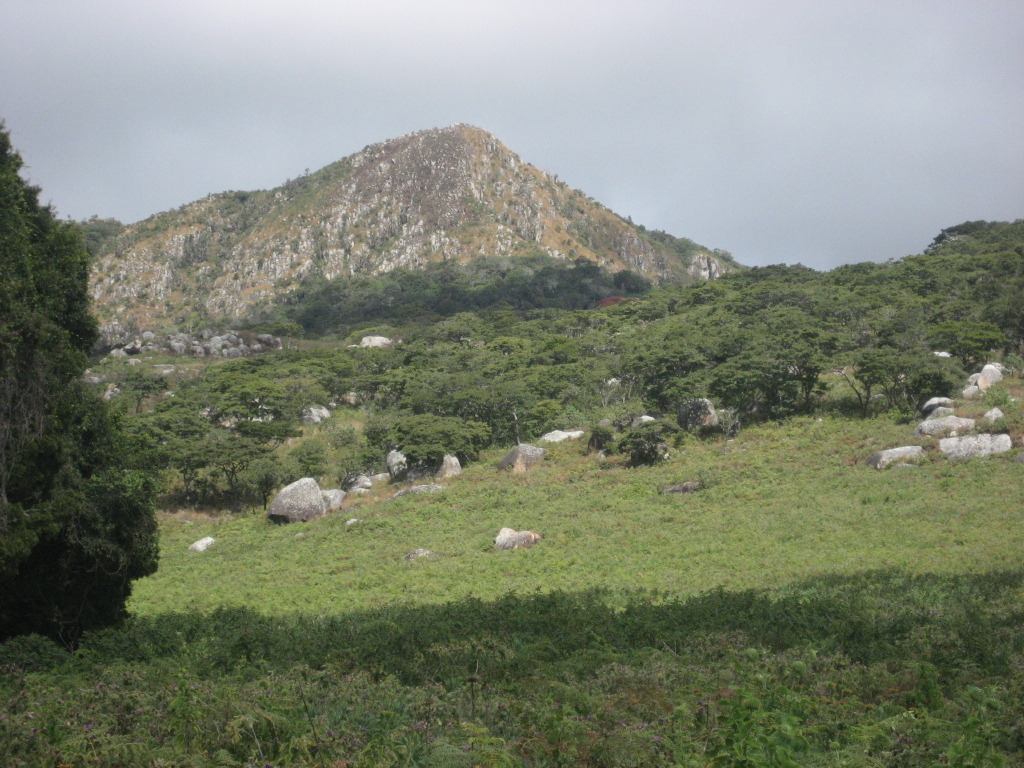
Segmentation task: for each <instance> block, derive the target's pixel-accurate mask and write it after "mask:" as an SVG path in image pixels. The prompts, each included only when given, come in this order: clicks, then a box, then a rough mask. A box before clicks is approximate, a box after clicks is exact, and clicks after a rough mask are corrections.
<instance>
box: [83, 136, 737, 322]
mask: <svg viewBox="0 0 1024 768" xmlns="http://www.w3.org/2000/svg"><path fill="white" fill-rule="evenodd" d="M536 253H546V254H548V255H550V256H552V257H554V258H565V259H577V258H585V259H589V260H590V261H593V262H596V263H598V264H600V265H601V266H604V267H607V268H609V269H613V270H621V269H629V270H632V271H634V272H639V273H641V274H643V275H645V276H647V277H650V278H653V279H656V280H671V281H680V282H686V281H690V280H694V279H714V278H715V277H718V276H719V275H720V274H723V273H725V272H728V271H731V270H733V269H735V268H736V266H737V265H736V264H735V262H733V261H732V259H731V257H730V256H729V254H727V253H725V252H724V251H712V250H709V249H707V248H704V247H702V246H699V245H698V244H696V243H694V242H692V241H690V240H687V239H685V238H675V237H672V236H670V235H666V234H664V233H661V232H647V231H646V230H644V228H643V227H636V226H634V225H633V224H632V222H631V221H627V220H625V219H623V218H622V217H620V216H618V215H616V214H614V213H612V212H611V211H609V210H608V209H607V208H605V207H604V206H602V205H601V204H600V203H597V202H595V201H594V200H593V199H591V198H590V197H588V196H587V195H585V194H584V193H582V192H580V191H578V190H572V189H569V187H568V186H567V185H566V184H564V183H563V182H560V181H558V179H557V177H554V176H551V175H549V174H547V173H545V172H544V171H541V170H540V169H538V168H536V167H534V166H532V165H530V164H528V163H524V162H523V161H522V160H521V159H520V158H519V157H518V155H516V154H515V153H514V152H512V151H511V150H509V149H508V148H507V147H505V146H504V145H503V144H502V143H501V142H500V141H498V140H497V139H496V138H495V137H494V136H492V135H491V134H489V133H487V132H486V131H484V130H481V129H480V128H475V127H473V126H469V125H454V126H450V127H448V128H440V129H433V130H426V131H418V132H416V133H410V134H407V135H405V136H401V137H399V138H396V139H392V140H390V141H385V142H382V143H380V144H373V145H371V146H368V147H366V148H365V149H363V150H362V151H361V152H357V153H356V154H354V155H351V156H350V157H347V158H345V159H343V160H340V161H338V162H336V163H332V164H331V165H328V166H327V167H325V168H322V169H321V170H319V171H316V172H315V173H312V174H307V175H305V176H302V177H300V178H298V179H294V180H292V181H288V182H287V183H285V184H284V185H282V186H280V187H278V188H276V189H271V190H264V191H257V192H224V193H220V194H214V195H210V196H208V197H206V198H204V199H202V200H198V201H196V202H194V203H189V204H187V205H184V206H182V207H181V208H179V209H177V210H175V211H168V212H164V213H159V214H156V215H155V216H151V217H150V218H148V219H145V220H144V221H141V222H139V223H137V224H134V225H131V226H129V227H127V228H126V229H125V230H124V231H123V232H122V233H121V234H120V235H118V236H117V237H115V238H113V239H111V240H110V241H108V242H107V243H106V244H105V246H104V248H103V250H102V252H101V253H100V254H99V258H98V259H97V260H96V263H95V265H94V268H93V273H92V278H91V291H92V296H93V299H94V301H95V307H96V311H97V312H98V314H99V315H100V320H101V326H102V332H103V336H104V338H105V339H106V340H107V341H111V342H113V341H117V340H119V339H124V338H126V337H128V336H130V335H132V334H135V333H137V332H139V331H141V330H143V329H147V328H150V329H158V328H169V327H171V326H175V325H180V324H182V323H187V322H188V321H189V320H190V319H191V320H197V321H201V320H202V319H205V318H219V319H223V320H225V321H231V320H240V321H241V320H245V319H247V318H251V317H253V316H255V315H256V314H258V312H259V311H260V308H261V307H266V306H269V305H273V304H275V303H277V302H278V301H280V300H281V299H282V298H284V297H285V296H287V295H288V294H290V293H291V292H293V291H295V290H296V289H298V288H299V287H301V286H302V285H304V284H306V283H308V282H309V281H310V280H312V279H323V280H334V279H343V278H348V277H352V276H354V275H360V274H379V273H383V272H389V271H391V270H394V269H396V268H410V269H415V268H420V267H423V266H424V265H426V264H428V263H430V262H436V261H445V260H454V261H457V262H466V261H469V260H471V259H474V258H477V257H480V256H499V257H501V256H504V257H515V256H521V255H529V254H536Z"/></svg>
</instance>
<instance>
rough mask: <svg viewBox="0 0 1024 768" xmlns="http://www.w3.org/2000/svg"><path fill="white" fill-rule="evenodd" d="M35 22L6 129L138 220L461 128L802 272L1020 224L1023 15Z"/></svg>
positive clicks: (702, 237) (204, 10)
mask: <svg viewBox="0 0 1024 768" xmlns="http://www.w3.org/2000/svg"><path fill="white" fill-rule="evenodd" d="M151 5H153V4H138V3H127V2H88V1H86V2H63V3H47V2H38V0H37V2H33V3H29V2H24V1H23V0H13V2H10V3H9V4H8V6H9V7H8V10H7V11H5V15H6V16H7V21H6V23H5V25H4V26H3V29H2V30H0V70H2V71H3V72H4V73H5V76H4V78H3V79H2V80H0V116H3V117H4V118H6V120H7V122H8V127H9V128H10V129H11V130H12V132H13V138H14V141H15V145H16V146H18V147H19V148H20V149H21V150H22V152H23V154H24V155H25V157H26V160H27V161H28V163H29V164H30V166H31V167H30V174H31V176H32V177H33V179H34V180H35V181H36V182H37V183H40V184H41V185H42V186H43V188H44V192H45V194H46V195H48V196H50V198H52V200H53V201H54V203H55V204H56V206H57V208H58V209H59V211H60V212H62V213H65V214H68V215H71V216H74V217H82V216H86V215H89V214H92V213H98V214H100V215H114V216H117V217H119V218H122V219H124V220H135V219H138V218H142V217H144V216H146V215H149V214H151V213H154V212H156V211H158V210H163V209H167V208H171V207H176V206H178V205H180V204H182V203H185V202H188V201H190V200H192V199H195V198H198V197H201V196H203V195H205V194H208V193H210V192H216V191H221V190H224V189H232V188H233V189H247V188H265V187H270V186H275V185H277V184H279V183H281V182H282V181H284V179H286V178H288V177H293V176H295V175H297V174H299V173H301V172H302V171H303V170H304V169H305V168H311V169H312V168H317V167H320V166H322V165H324V164H326V163H329V162H332V161H334V160H336V159H338V158H340V157H342V156H344V155H346V154H349V153H351V152H354V151H357V150H358V149H360V148H361V147H363V146H365V145H366V144H369V143H372V142H375V141H380V140H383V139H386V138H390V137H393V136H396V135H399V134H402V133H405V132H408V131H412V130H417V129H421V128H428V127H433V126H439V125H448V124H451V123H455V122H469V123H473V124H476V125H480V126H481V127H483V128H486V129H488V130H490V131H492V132H493V133H495V134H496V135H497V136H498V137H499V138H500V139H502V140H503V141H504V142H505V143H506V144H507V145H508V146H510V147H511V148H512V149H513V150H515V151H517V152H519V153H520V155H521V156H522V157H523V158H524V159H525V160H527V161H530V162H533V163H535V164H537V165H539V166H541V167H543V168H544V169H545V170H548V171H550V172H553V173H558V174H559V175H560V176H561V177H562V178H563V179H564V180H566V181H567V182H568V183H570V184H571V185H572V186H574V187H578V188H581V189H583V190H584V191H586V192H587V193H588V194H591V195H593V196H594V197H595V198H596V199H598V200H601V201H602V202H604V203H605V204H607V205H609V207H611V208H612V209H613V210H616V211H618V212H620V213H622V214H623V215H627V214H628V215H632V217H633V218H634V220H636V221H640V222H644V223H645V224H647V225H648V226H651V227H656V228H661V229H665V230H667V231H670V232H672V233H674V234H678V235H683V236H687V237H691V238H693V239H695V240H698V241H700V242H703V243H705V244H707V245H709V246H711V247H723V248H726V249H728V250H731V251H733V252H734V253H735V254H736V256H737V257H738V258H739V259H740V260H741V261H745V262H747V263H770V262H778V261H790V262H793V261H802V262H804V263H805V264H810V265H812V266H816V267H827V266H830V265H833V264H836V263H840V262H846V261H855V260H861V259H884V258H891V257H898V256H901V255H904V254H906V253H910V252H916V251H920V250H921V249H922V248H923V247H924V246H925V245H926V244H927V243H928V242H929V241H930V239H931V237H933V236H934V235H935V234H936V233H937V232H938V231H939V229H942V228H943V227H946V226H951V225H953V224H956V223H959V222H961V221H964V220H968V219H976V218H987V219H1007V218H1009V219H1012V218H1018V217H1020V216H1022V215H1024V213H1022V211H1021V201H1022V200H1024V153H1021V152H1020V147H1019V145H1020V137H1021V136H1022V135H1024V92H1022V91H1024V75H1022V73H1024V66H1022V65H1024V52H1022V50H1021V46H1020V45H1019V44H1018V42H1017V36H1018V35H1019V32H1020V30H1021V29H1022V27H1024V25H1022V22H1024V7H1022V6H1020V4H1019V3H1009V2H1006V3H1003V2H988V3H985V4H972V5H964V4H960V3H943V2H938V3H935V2H932V3H913V2H907V3H900V4H895V5H893V4H881V3H878V4H870V3H869V4H865V3H863V2H858V3H852V2H838V3H831V4H827V5H826V4H821V3H811V2H783V3H754V2H736V1H732V2H730V1H725V2H717V3H696V2H681V3H680V2H671V3H669V2H635V3H623V2H589V3H583V2H557V1H556V2H454V1H452V2H383V3H365V2H358V3H356V2H337V0H335V2H329V3H328V2H298V3H280V2H246V3H242V2H218V1H217V0H213V1H210V2H195V1H194V0H184V2H176V3H166V4H159V5H158V6H157V7H150V6H151Z"/></svg>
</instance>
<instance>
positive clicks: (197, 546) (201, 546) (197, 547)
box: [188, 536, 214, 552]
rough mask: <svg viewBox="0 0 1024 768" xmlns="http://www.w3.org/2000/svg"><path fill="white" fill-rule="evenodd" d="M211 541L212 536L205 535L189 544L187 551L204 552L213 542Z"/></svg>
mask: <svg viewBox="0 0 1024 768" xmlns="http://www.w3.org/2000/svg"><path fill="white" fill-rule="evenodd" d="M213 542H214V539H213V537H212V536H206V537H205V538H202V539H200V540H199V541H197V542H195V543H194V544H193V545H192V546H190V547H189V548H188V551H189V552H205V551H206V550H207V549H209V548H210V545H211V544H213Z"/></svg>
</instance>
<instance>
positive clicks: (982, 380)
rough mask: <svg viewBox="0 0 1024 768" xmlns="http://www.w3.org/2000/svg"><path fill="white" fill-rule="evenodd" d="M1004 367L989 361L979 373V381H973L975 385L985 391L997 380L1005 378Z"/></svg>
mask: <svg viewBox="0 0 1024 768" xmlns="http://www.w3.org/2000/svg"><path fill="white" fill-rule="evenodd" d="M1002 368H1003V367H1002V366H1001V365H996V364H995V363H989V364H988V365H986V366H985V367H984V368H982V369H981V373H980V374H978V379H977V381H975V382H973V383H974V385H975V386H976V387H977V388H978V389H980V390H981V391H982V392H984V391H985V390H987V389H988V388H989V387H991V386H992V385H993V384H995V383H996V382H997V381H1002V380H1003V371H1002Z"/></svg>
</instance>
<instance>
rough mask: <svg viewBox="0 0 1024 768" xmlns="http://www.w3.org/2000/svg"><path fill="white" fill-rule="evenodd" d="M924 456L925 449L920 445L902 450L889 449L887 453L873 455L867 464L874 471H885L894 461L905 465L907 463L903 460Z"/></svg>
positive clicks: (905, 447)
mask: <svg viewBox="0 0 1024 768" xmlns="http://www.w3.org/2000/svg"><path fill="white" fill-rule="evenodd" d="M923 455H924V448H922V447H921V446H920V445H904V446H902V447H901V448H889V449H888V450H885V451H878V452H877V453H873V454H871V455H870V456H869V457H868V460H867V461H866V462H865V463H866V464H867V465H868V466H869V467H872V468H873V469H885V468H886V467H887V466H889V465H890V464H892V463H893V462H894V461H895V462H899V463H900V464H905V463H906V461H901V459H912V458H916V457H917V456H923Z"/></svg>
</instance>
